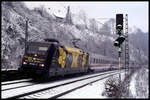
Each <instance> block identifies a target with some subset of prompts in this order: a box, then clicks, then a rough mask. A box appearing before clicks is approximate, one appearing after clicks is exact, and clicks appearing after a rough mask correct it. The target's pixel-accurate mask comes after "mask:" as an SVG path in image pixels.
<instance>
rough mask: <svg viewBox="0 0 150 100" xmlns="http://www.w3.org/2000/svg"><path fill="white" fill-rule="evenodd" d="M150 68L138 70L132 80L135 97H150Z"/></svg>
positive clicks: (131, 88) (131, 87)
mask: <svg viewBox="0 0 150 100" xmlns="http://www.w3.org/2000/svg"><path fill="white" fill-rule="evenodd" d="M148 75H149V70H148V69H146V68H142V69H140V70H139V71H137V72H136V73H135V74H134V75H133V77H132V79H131V82H130V90H131V95H132V97H133V98H148V97H149V76H148Z"/></svg>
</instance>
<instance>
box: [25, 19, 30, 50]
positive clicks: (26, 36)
mask: <svg viewBox="0 0 150 100" xmlns="http://www.w3.org/2000/svg"><path fill="white" fill-rule="evenodd" d="M28 21H29V20H28V19H27V20H26V31H25V51H24V52H25V53H26V49H27V42H28Z"/></svg>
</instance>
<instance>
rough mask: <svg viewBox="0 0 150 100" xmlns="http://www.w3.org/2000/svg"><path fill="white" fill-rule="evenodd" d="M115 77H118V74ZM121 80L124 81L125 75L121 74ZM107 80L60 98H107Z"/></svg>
mask: <svg viewBox="0 0 150 100" xmlns="http://www.w3.org/2000/svg"><path fill="white" fill-rule="evenodd" d="M115 76H116V77H118V74H117V75H115ZM121 78H122V79H124V73H121ZM107 79H108V78H106V79H103V80H100V81H98V82H95V83H93V84H90V85H87V86H85V87H83V88H81V89H78V90H76V91H74V92H71V93H69V94H66V95H64V96H61V97H59V98H61V99H64V98H95V99H96V98H107V97H106V96H104V95H103V92H104V89H105V86H104V83H105V81H106V80H107Z"/></svg>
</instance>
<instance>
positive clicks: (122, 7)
mask: <svg viewBox="0 0 150 100" xmlns="http://www.w3.org/2000/svg"><path fill="white" fill-rule="evenodd" d="M26 4H27V6H28V7H30V8H33V7H37V6H39V5H44V6H46V7H51V6H53V7H55V8H57V9H61V10H63V7H67V6H68V5H70V8H71V11H72V12H73V13H77V12H78V11H79V10H80V9H82V10H84V11H85V12H86V13H87V16H88V17H89V18H96V19H98V18H115V17H116V14H117V13H122V14H124V15H125V14H128V25H129V27H134V26H136V27H138V28H140V29H141V30H142V31H143V32H148V22H149V17H148V15H149V14H148V2H73V1H72V2H56V1H55V2H54V1H53V2H27V3H26ZM99 21H104V20H102V19H99Z"/></svg>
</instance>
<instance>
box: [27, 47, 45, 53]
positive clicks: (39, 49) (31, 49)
mask: <svg viewBox="0 0 150 100" xmlns="http://www.w3.org/2000/svg"><path fill="white" fill-rule="evenodd" d="M47 50H48V47H46V46H45V47H44V46H32V45H29V46H28V50H27V53H28V54H40V55H45V54H46V52H47Z"/></svg>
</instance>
